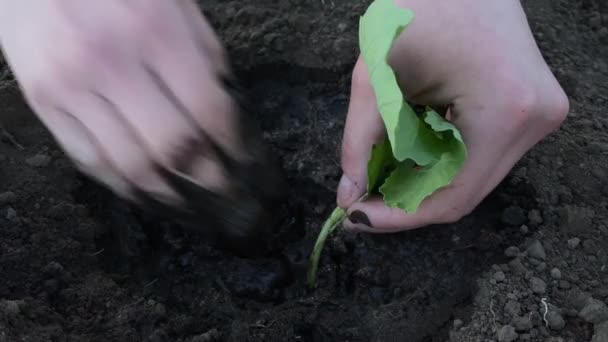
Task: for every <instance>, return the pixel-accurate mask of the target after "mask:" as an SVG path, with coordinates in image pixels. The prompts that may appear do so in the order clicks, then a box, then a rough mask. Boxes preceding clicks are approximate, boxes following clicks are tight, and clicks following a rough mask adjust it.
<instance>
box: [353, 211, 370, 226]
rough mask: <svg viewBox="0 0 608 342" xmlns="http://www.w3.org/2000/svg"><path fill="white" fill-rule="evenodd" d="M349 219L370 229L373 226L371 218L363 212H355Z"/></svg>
mask: <svg viewBox="0 0 608 342" xmlns="http://www.w3.org/2000/svg"><path fill="white" fill-rule="evenodd" d="M348 219H349V220H350V222H352V223H353V224H363V225H366V226H368V227H371V226H372V223H371V222H370V220H369V217H367V215H366V214H365V213H364V212H362V211H361V210H354V211H353V212H352V213H350V215H348Z"/></svg>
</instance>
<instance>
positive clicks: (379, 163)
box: [367, 140, 396, 193]
mask: <svg viewBox="0 0 608 342" xmlns="http://www.w3.org/2000/svg"><path fill="white" fill-rule="evenodd" d="M395 162H396V160H395V158H394V157H393V154H392V152H391V144H390V142H389V141H387V140H386V141H384V142H382V143H380V144H376V145H374V146H372V153H371V157H370V159H369V161H368V162H367V193H373V192H375V191H376V190H377V189H378V187H379V186H380V184H381V182H382V181H383V180H384V179H385V178H386V176H387V173H388V172H389V171H391V169H392V168H394V166H395Z"/></svg>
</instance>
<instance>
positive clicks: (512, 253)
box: [505, 246, 521, 258]
mask: <svg viewBox="0 0 608 342" xmlns="http://www.w3.org/2000/svg"><path fill="white" fill-rule="evenodd" d="M519 253H521V252H520V251H519V248H517V246H511V247H507V249H505V256H507V257H509V258H515V257H516V256H518V255H519Z"/></svg>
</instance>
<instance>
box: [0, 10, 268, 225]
mask: <svg viewBox="0 0 608 342" xmlns="http://www.w3.org/2000/svg"><path fill="white" fill-rule="evenodd" d="M0 8H1V11H0V12H1V13H2V14H1V15H0V43H1V46H2V49H3V51H4V54H5V57H6V60H7V62H8V63H9V65H10V66H11V68H12V70H13V72H14V74H15V76H16V78H17V80H18V82H19V84H20V87H21V89H22V90H23V93H24V95H25V98H26V99H27V101H28V103H29V104H30V106H31V107H32V108H33V110H34V111H35V112H36V113H37V115H38V116H39V118H40V119H41V121H42V122H43V123H44V124H45V125H46V126H47V127H48V129H49V130H50V131H51V132H52V134H53V135H54V137H55V138H56V140H57V141H58V142H59V144H60V145H61V146H62V148H63V149H64V150H65V151H66V152H67V154H68V155H69V156H70V157H71V158H72V159H73V160H74V161H75V163H76V165H77V166H78V167H79V168H80V169H81V170H82V171H83V172H84V173H86V174H89V175H91V176H92V177H93V178H94V179H96V180H98V181H100V182H101V183H103V184H105V185H107V186H108V187H109V188H111V189H112V190H113V191H114V192H115V193H117V194H119V195H120V196H122V197H124V198H128V199H131V200H133V201H136V202H140V203H142V202H146V201H147V200H149V199H150V198H152V199H153V200H155V201H157V203H161V204H162V205H166V207H167V208H173V209H178V210H180V209H183V208H184V207H186V206H188V205H191V206H192V208H190V211H191V212H190V214H194V215H198V214H199V213H202V214H205V215H211V216H216V218H217V222H216V221H211V222H207V224H208V225H224V226H225V227H224V228H225V229H234V231H233V232H231V233H235V234H237V235H238V234H242V233H244V232H243V231H240V230H247V229H249V228H250V227H244V226H242V225H248V224H251V225H252V226H253V225H255V224H257V223H259V222H257V221H258V219H259V218H260V216H262V215H263V212H265V211H267V209H262V207H263V205H264V203H262V202H264V201H267V200H269V199H276V198H277V196H279V193H280V190H277V191H275V190H273V186H268V185H269V184H268V183H270V184H273V185H276V183H277V180H276V179H280V177H278V173H279V170H278V169H277V168H276V167H275V165H273V163H271V162H270V161H268V156H267V154H266V153H265V152H264V147H263V144H261V142H260V141H259V136H258V135H256V134H253V133H250V132H249V126H247V125H246V124H244V123H243V121H242V120H244V119H246V118H243V117H241V116H240V113H239V111H240V108H239V106H238V104H237V103H236V102H235V101H234V99H233V97H232V96H231V94H230V92H229V91H228V90H227V88H226V84H227V83H229V81H230V80H231V77H232V76H231V71H230V70H229V67H228V65H227V63H226V60H225V56H224V55H225V52H224V49H223V47H222V46H221V44H220V42H219V40H218V39H217V37H216V36H215V34H214V32H213V30H212V29H211V27H210V26H209V24H208V23H207V22H206V20H205V18H204V17H203V16H202V14H201V12H200V10H199V8H198V7H197V6H196V4H195V3H194V1H191V0H182V1H165V0H136V1H127V0H106V1H81V0H62V1H55V0H20V1H11V0H0ZM222 153H225V156H226V157H227V158H228V160H231V161H232V162H234V165H229V164H227V163H226V160H225V159H222ZM167 174H170V175H177V176H178V177H179V178H180V179H187V180H189V181H191V182H193V183H196V184H198V185H200V186H201V187H202V188H204V189H207V190H209V191H208V192H204V193H203V194H202V195H203V197H197V198H187V197H188V194H185V193H183V192H181V191H178V190H177V188H178V187H176V186H175V184H171V181H170V180H168V179H167ZM218 193H219V194H221V196H220V197H215V196H214V194H218ZM199 195H200V193H199ZM205 196H207V197H205ZM146 198H147V199H146ZM217 199H222V200H226V201H225V202H222V200H220V201H219V202H221V203H219V202H218V203H219V204H218V203H216V201H215V200H217ZM193 201H194V202H197V201H198V202H197V203H192V202H193ZM188 202H190V203H188ZM222 203H223V204H222ZM226 204H227V205H228V206H230V205H232V207H228V208H223V209H225V210H221V209H222V208H220V207H221V206H222V205H224V206H226ZM238 206H245V207H247V208H248V210H250V212H249V213H246V214H244V216H243V217H238V216H239V215H237V214H236V212H238V210H239V208H238ZM161 207H162V206H161ZM247 208H246V209H247ZM192 211H193V212H192ZM241 218H242V220H240V221H239V219H241ZM202 219H205V218H202ZM222 220H223V221H224V222H220V221H222ZM237 221H238V222H237ZM246 221H248V222H246ZM213 228H216V227H213Z"/></svg>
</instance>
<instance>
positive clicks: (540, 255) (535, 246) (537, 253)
mask: <svg viewBox="0 0 608 342" xmlns="http://www.w3.org/2000/svg"><path fill="white" fill-rule="evenodd" d="M526 251H527V252H528V255H529V256H530V257H532V258H535V259H540V260H545V259H546V258H547V254H546V253H545V248H544V247H543V244H542V243H541V242H540V241H538V240H534V241H532V243H531V244H530V246H528V248H527V249H526Z"/></svg>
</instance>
